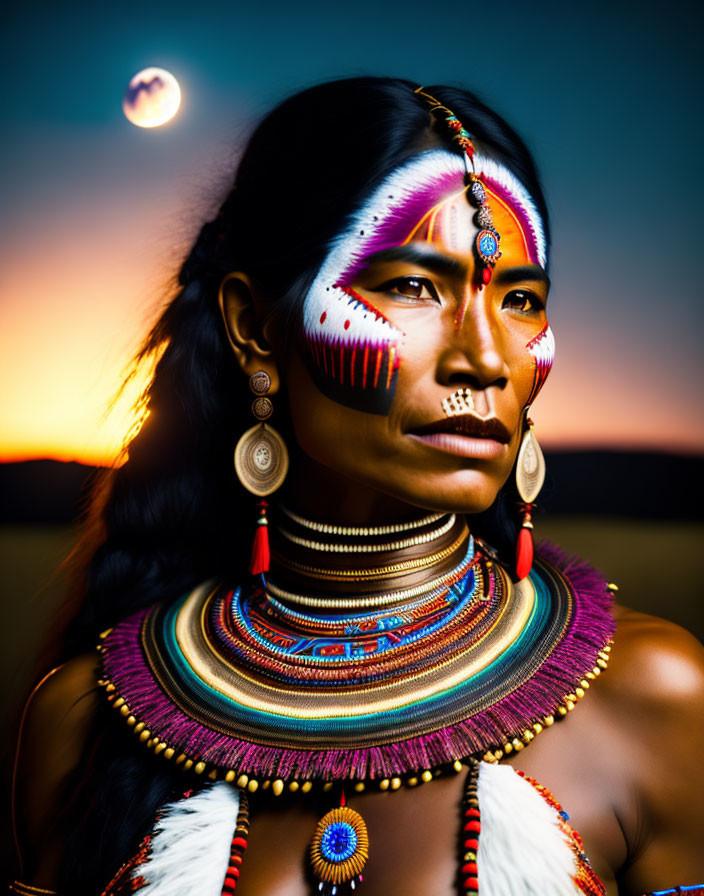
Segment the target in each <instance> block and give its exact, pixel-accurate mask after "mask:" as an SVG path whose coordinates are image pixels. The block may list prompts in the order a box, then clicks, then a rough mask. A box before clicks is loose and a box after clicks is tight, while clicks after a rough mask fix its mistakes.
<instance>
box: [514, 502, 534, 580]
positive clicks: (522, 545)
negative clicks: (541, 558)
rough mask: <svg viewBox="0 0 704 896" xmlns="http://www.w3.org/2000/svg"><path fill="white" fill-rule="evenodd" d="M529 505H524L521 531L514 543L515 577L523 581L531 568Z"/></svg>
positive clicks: (531, 546)
mask: <svg viewBox="0 0 704 896" xmlns="http://www.w3.org/2000/svg"><path fill="white" fill-rule="evenodd" d="M530 511H531V505H530V504H526V505H525V513H524V516H523V523H522V526H521V531H520V532H519V533H518V540H517V542H516V577H517V578H518V579H519V580H520V579H525V577H526V576H527V575H528V574H529V573H530V571H531V569H532V568H533V532H532V529H533V523H532V522H531V514H530Z"/></svg>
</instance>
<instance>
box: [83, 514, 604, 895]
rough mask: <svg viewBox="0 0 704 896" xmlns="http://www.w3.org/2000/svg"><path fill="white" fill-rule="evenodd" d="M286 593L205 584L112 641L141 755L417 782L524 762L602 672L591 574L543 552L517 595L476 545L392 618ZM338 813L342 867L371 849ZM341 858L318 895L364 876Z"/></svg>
mask: <svg viewBox="0 0 704 896" xmlns="http://www.w3.org/2000/svg"><path fill="white" fill-rule="evenodd" d="M437 522H438V521H437V520H435V521H433V523H431V525H435V524H436V523H437ZM442 525H444V523H441V526H442ZM326 534H327V535H329V536H332V537H339V534H338V533H335V532H329V533H326ZM386 534H390V535H392V536H395V535H396V533H386ZM362 537H364V538H368V537H369V534H367V535H365V536H362ZM321 587H323V588H324V585H322V586H321ZM278 591H279V593H278V595H277V593H276V588H275V587H274V588H270V586H267V583H265V582H263V581H261V580H256V581H254V582H253V583H250V584H249V585H247V586H242V587H236V588H234V589H233V588H228V587H225V586H223V585H217V584H206V585H204V586H201V587H199V588H197V589H195V590H194V591H193V592H191V593H190V594H188V595H186V596H184V597H183V598H181V599H180V600H178V601H176V602H175V603H172V604H170V605H155V606H152V607H148V608H146V609H143V610H140V611H139V612H138V613H136V614H134V615H133V616H131V617H129V618H128V619H126V620H125V621H124V622H122V623H120V624H119V625H117V626H116V627H115V628H114V629H112V630H110V631H108V632H106V633H104V635H103V637H102V640H101V646H100V652H101V659H102V678H101V684H102V685H103V686H104V687H105V689H106V691H107V697H108V699H109V700H110V701H111V702H112V704H113V706H114V707H115V708H116V709H117V710H118V711H119V713H120V714H121V715H122V716H123V717H124V718H125V720H126V723H127V724H128V725H129V726H130V727H131V728H132V729H133V731H134V732H135V734H136V735H137V737H138V739H139V741H140V742H141V743H143V744H145V745H146V746H147V747H148V748H149V749H151V750H153V751H154V753H155V754H156V755H158V756H161V757H163V758H165V759H167V760H171V761H174V762H176V763H177V764H178V765H180V766H181V767H182V768H183V769H184V770H185V771H190V772H192V773H195V774H196V775H199V776H202V777H204V778H206V779H210V780H217V779H224V780H225V781H230V782H234V783H236V785H237V786H238V787H239V788H241V789H242V790H246V791H248V792H249V793H254V792H256V790H257V789H258V788H259V787H260V786H261V787H262V788H265V789H269V788H270V789H271V791H272V792H273V793H274V794H276V795H278V794H280V793H282V792H283V790H284V789H285V788H288V789H289V790H291V791H296V790H299V789H300V791H301V792H303V793H306V792H308V791H310V790H312V789H313V788H314V787H321V788H322V789H323V790H331V789H332V788H333V787H335V786H336V784H337V785H338V786H342V785H344V787H345V788H346V789H347V792H348V793H354V792H361V791H363V790H365V789H367V788H370V787H377V788H379V789H381V790H396V789H398V788H399V787H400V786H401V785H402V783H406V784H407V785H409V786H414V785H416V784H418V783H420V782H422V781H430V780H432V778H433V777H434V776H435V775H437V774H440V773H442V771H444V770H448V769H453V768H454V769H455V771H458V770H459V769H460V768H461V767H462V762H468V761H470V760H471V761H475V760H476V759H478V758H483V759H485V760H487V761H490V762H497V761H498V760H500V759H501V758H503V756H504V755H507V754H509V753H512V752H513V751H516V750H522V749H523V748H524V747H525V746H526V745H527V744H528V743H530V741H531V740H533V738H534V737H535V736H536V734H538V733H540V731H542V730H543V728H544V727H546V726H550V725H552V724H553V722H554V721H555V719H556V718H559V717H561V716H563V715H566V714H567V713H568V712H569V710H571V709H572V708H573V707H574V705H575V704H576V702H577V701H578V700H579V699H580V698H581V697H582V696H583V695H584V693H585V691H586V689H588V688H589V686H590V682H591V680H593V679H594V678H595V677H596V676H597V675H598V674H599V673H600V672H601V670H602V668H605V667H606V663H607V661H608V655H609V651H610V646H609V644H610V638H611V636H612V634H613V628H614V625H613V620H612V617H611V615H610V612H609V608H610V603H611V598H610V594H609V593H608V589H607V587H606V586H605V584H604V582H603V580H602V579H601V578H600V577H599V576H598V574H596V573H595V572H594V571H593V570H592V569H591V568H590V567H587V566H585V565H580V564H577V563H574V562H569V561H567V560H566V559H565V558H564V557H562V556H561V555H559V553H558V552H556V551H555V550H550V549H544V550H543V552H542V554H541V556H540V557H539V559H538V561H537V562H536V564H535V565H534V569H533V571H532V572H531V575H530V576H529V577H528V578H527V579H525V580H523V581H521V582H518V583H512V582H511V580H510V578H509V577H508V575H507V574H506V572H505V571H504V570H503V569H502V567H501V566H500V565H499V564H498V563H496V562H495V561H494V560H493V559H492V558H491V556H490V555H489V554H488V553H487V551H485V550H484V549H483V547H482V546H481V545H480V544H478V543H475V542H474V541H473V540H472V539H471V538H470V539H469V542H468V544H467V546H466V549H465V550H464V551H463V552H462V555H461V557H460V560H459V562H457V563H456V564H455V566H454V567H453V568H452V569H450V570H449V571H448V572H447V573H446V574H444V575H441V576H438V577H437V579H436V580H435V581H434V582H433V583H432V587H429V588H427V589H422V590H421V591H419V592H417V593H412V594H411V593H407V594H403V595H401V596H400V597H398V599H397V601H396V602H395V603H393V604H391V605H384V604H382V605H380V606H377V605H374V604H373V603H371V604H366V605H365V604H363V605H361V606H360V605H359V604H355V603H354V602H353V601H352V599H349V604H348V606H345V607H344V610H345V612H344V613H339V614H336V615H334V616H330V615H325V613H324V612H321V610H323V611H324V606H323V607H320V606H318V605H315V604H314V605H313V606H312V608H311V607H309V606H308V605H306V604H305V603H304V602H302V601H301V600H300V599H299V600H298V601H296V600H293V601H292V600H291V599H290V595H287V594H282V593H281V592H282V589H278ZM321 593H322V592H321ZM297 597H298V598H301V597H306V596H305V595H303V596H301V595H298V596H297ZM308 597H310V595H308ZM324 599H325V598H324V597H321V596H320V595H318V596H316V597H315V600H324ZM347 611H351V612H347ZM343 808H344V811H342V809H343ZM334 812H335V813H337V814H335V817H334V818H333V816H332V814H331V813H328V815H326V816H325V818H324V819H322V820H321V822H320V824H319V829H318V831H317V835H316V836H318V838H319V842H318V841H316V842H318V853H319V855H318V853H316V855H317V856H318V859H319V861H322V860H323V859H325V861H326V862H328V864H329V863H330V862H333V864H332V865H331V866H330V867H331V868H333V867H335V868H338V870H339V867H342V865H339V864H338V865H335V861H334V860H333V859H334V856H335V855H336V853H335V849H338V848H339V850H340V852H339V855H340V856H342V855H343V854H344V855H346V852H347V851H349V849H351V848H352V846H351V844H353V843H355V844H359V843H361V842H362V840H363V836H362V833H363V832H362V828H361V827H360V826H359V825H360V824H361V825H363V821H362V820H361V819H360V818H358V817H357V813H354V811H353V810H352V809H350V808H349V807H338V809H336V810H334ZM340 813H342V814H340ZM338 815H339V816H340V817H339V818H338ZM343 816H344V817H343ZM340 825H342V826H341V827H340ZM321 826H322V827H321ZM328 829H329V833H328V834H325V832H326V831H327V830H328ZM365 830H366V829H365ZM325 838H327V839H325ZM355 838H357V839H355ZM335 844H337V845H335ZM355 849H356V848H355ZM355 849H353V850H352V852H351V853H350V856H353V855H357V852H356V851H355ZM321 850H322V852H321ZM326 850H327V852H326ZM320 856H322V857H323V859H321V858H320ZM326 856H327V858H325V857H326ZM331 857H333V858H331ZM339 861H340V862H343V860H342V859H340V860H339ZM344 863H345V865H344V867H346V868H354V869H357V870H355V871H354V874H351V876H349V877H348V878H345V879H344V880H343V879H340V880H338V881H337V882H336V883H334V882H332V883H331V881H333V878H335V876H336V875H337V876H338V877H339V875H338V874H337V872H335V875H333V876H332V877H330V878H329V880H328V877H326V876H325V875H326V874H327V872H325V874H323V876H321V874H322V872H320V868H322V866H319V867H318V872H320V873H318V872H315V873H316V874H318V877H319V879H320V881H321V883H323V884H324V888H323V889H321V892H328V893H331V892H333V891H332V890H331V889H330V887H333V886H334V887H336V888H337V889H336V890H335V892H336V893H339V894H342V893H343V892H348V891H349V890H348V889H344V888H343V889H340V887H341V886H342V885H343V884H344V885H345V887H347V885H348V884H349V883H350V882H353V881H354V880H358V879H359V869H358V863H357V862H351V863H350V862H348V861H347V859H345V860H344ZM326 867H327V866H326ZM328 871H330V868H328ZM330 874H332V871H330ZM328 876H329V875H328ZM343 877H344V875H343ZM468 892H470V891H468Z"/></svg>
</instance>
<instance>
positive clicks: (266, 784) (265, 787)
mask: <svg viewBox="0 0 704 896" xmlns="http://www.w3.org/2000/svg"><path fill="white" fill-rule="evenodd" d="M270 787H271V779H270V778H267V779H266V781H262V790H268V789H269V788H270Z"/></svg>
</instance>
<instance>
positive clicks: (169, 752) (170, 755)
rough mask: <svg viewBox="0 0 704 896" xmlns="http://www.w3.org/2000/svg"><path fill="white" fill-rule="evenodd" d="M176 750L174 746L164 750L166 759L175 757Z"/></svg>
mask: <svg viewBox="0 0 704 896" xmlns="http://www.w3.org/2000/svg"><path fill="white" fill-rule="evenodd" d="M175 752H176V750H174V748H173V747H167V748H166V749H165V750H164V759H173V755H174V753H175Z"/></svg>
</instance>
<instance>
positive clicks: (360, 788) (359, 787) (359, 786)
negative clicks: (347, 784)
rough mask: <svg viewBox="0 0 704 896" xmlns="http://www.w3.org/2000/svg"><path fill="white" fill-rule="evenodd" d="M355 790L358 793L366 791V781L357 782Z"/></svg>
mask: <svg viewBox="0 0 704 896" xmlns="http://www.w3.org/2000/svg"><path fill="white" fill-rule="evenodd" d="M354 789H355V790H356V791H357V793H362V792H363V790H364V781H357V783H356V784H355V785H354Z"/></svg>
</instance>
